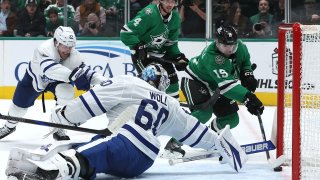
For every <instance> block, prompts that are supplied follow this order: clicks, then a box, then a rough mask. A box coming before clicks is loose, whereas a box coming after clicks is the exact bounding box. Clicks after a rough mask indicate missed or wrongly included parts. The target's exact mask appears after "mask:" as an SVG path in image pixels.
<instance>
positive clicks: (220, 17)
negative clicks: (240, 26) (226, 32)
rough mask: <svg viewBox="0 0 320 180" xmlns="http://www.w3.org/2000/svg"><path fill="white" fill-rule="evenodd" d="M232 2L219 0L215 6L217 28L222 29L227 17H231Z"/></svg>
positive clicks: (214, 13)
mask: <svg viewBox="0 0 320 180" xmlns="http://www.w3.org/2000/svg"><path fill="white" fill-rule="evenodd" d="M230 6H231V4H230V2H229V0H219V1H218V4H217V5H216V6H215V8H214V11H213V15H214V19H215V27H220V26H222V25H223V22H224V21H225V20H226V17H228V16H230Z"/></svg>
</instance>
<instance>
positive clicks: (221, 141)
mask: <svg viewBox="0 0 320 180" xmlns="http://www.w3.org/2000/svg"><path fill="white" fill-rule="evenodd" d="M215 145H216V148H217V149H218V151H219V152H220V154H221V156H222V157H223V158H224V159H225V160H226V161H227V162H228V164H229V165H230V166H231V168H233V169H234V170H235V171H236V172H239V171H240V170H241V168H242V167H243V165H244V164H245V163H246V161H247V160H248V156H247V155H246V153H245V152H244V151H243V149H242V148H241V147H240V145H239V144H238V143H237V142H236V140H235V139H234V138H233V136H232V134H231V132H230V126H229V125H227V126H226V127H225V128H224V129H223V130H222V131H221V133H220V135H219V136H218V138H217V139H216V140H215Z"/></svg>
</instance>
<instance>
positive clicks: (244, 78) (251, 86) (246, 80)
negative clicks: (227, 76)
mask: <svg viewBox="0 0 320 180" xmlns="http://www.w3.org/2000/svg"><path fill="white" fill-rule="evenodd" d="M256 67H257V65H256V64H252V65H251V69H252V71H250V70H244V71H242V72H241V73H240V81H241V85H242V86H243V87H245V88H247V89H248V90H249V91H251V92H255V91H256V89H257V87H258V81H257V79H256V78H255V77H254V75H253V70H254V69H256Z"/></svg>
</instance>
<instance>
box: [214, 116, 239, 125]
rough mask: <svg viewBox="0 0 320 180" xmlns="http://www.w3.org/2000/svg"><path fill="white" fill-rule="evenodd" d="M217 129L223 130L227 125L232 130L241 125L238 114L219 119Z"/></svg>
mask: <svg viewBox="0 0 320 180" xmlns="http://www.w3.org/2000/svg"><path fill="white" fill-rule="evenodd" d="M216 122H217V127H218V128H219V129H223V128H224V127H225V126H226V125H227V124H229V125H230V129H232V128H235V127H236V126H237V125H238V124H239V116H238V113H233V114H230V115H227V116H223V117H217V120H216Z"/></svg>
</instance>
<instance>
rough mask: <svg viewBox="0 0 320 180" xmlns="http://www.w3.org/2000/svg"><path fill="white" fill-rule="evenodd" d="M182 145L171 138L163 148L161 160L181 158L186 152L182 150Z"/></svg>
mask: <svg viewBox="0 0 320 180" xmlns="http://www.w3.org/2000/svg"><path fill="white" fill-rule="evenodd" d="M182 145H183V144H182V143H180V142H179V141H177V140H176V139H174V138H171V139H170V140H169V142H168V143H167V145H166V146H165V147H164V153H163V154H162V155H161V157H162V158H169V159H176V158H181V157H183V156H184V155H185V154H186V152H185V150H183V149H182V148H181V147H182Z"/></svg>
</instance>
